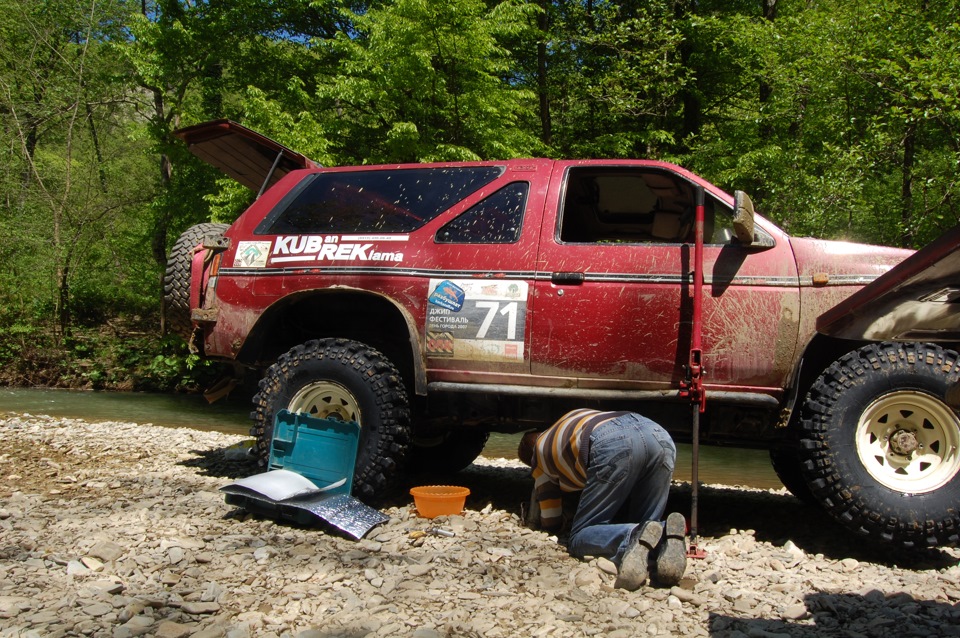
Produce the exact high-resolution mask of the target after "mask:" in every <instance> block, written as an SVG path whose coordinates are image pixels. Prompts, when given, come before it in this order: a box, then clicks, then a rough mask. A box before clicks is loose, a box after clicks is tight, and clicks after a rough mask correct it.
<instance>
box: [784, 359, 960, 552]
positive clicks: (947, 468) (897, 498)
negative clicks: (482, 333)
mask: <svg viewBox="0 0 960 638" xmlns="http://www.w3.org/2000/svg"><path fill="white" fill-rule="evenodd" d="M957 383H960V363H958V354H957V353H956V352H954V351H952V350H946V349H943V348H941V347H939V346H936V345H932V344H914V343H903V344H895V343H880V344H871V345H868V346H864V347H863V348H860V349H859V350H856V351H854V352H851V353H849V354H847V355H845V356H844V357H842V358H841V359H840V360H838V361H836V362H835V363H833V364H832V365H831V366H830V367H829V368H828V369H827V370H826V371H825V372H824V373H823V374H822V375H821V376H820V378H819V379H818V380H817V381H816V383H814V385H813V387H812V388H811V390H810V393H809V395H808V396H807V400H806V403H805V405H804V406H803V413H802V417H803V418H802V433H801V459H802V463H803V465H802V469H803V474H804V477H805V478H806V481H807V484H808V485H809V486H810V489H811V492H812V493H813V494H814V496H815V497H816V498H817V500H818V502H819V503H820V504H821V505H822V506H823V507H824V508H825V509H826V510H827V512H829V513H830V514H831V515H832V516H833V517H834V518H835V519H836V520H838V521H839V522H840V523H842V524H843V525H845V526H846V527H848V528H849V529H851V530H853V531H854V532H857V533H859V534H863V535H866V536H869V537H871V538H876V539H880V540H885V541H889V542H892V543H896V544H898V545H901V546H905V547H935V546H956V545H957V544H958V541H960V418H958V417H957V414H956V412H954V411H953V410H952V409H951V408H950V407H948V406H947V404H946V403H944V401H943V397H944V395H945V394H946V392H947V389H948V388H950V387H951V386H953V385H955V384H957Z"/></svg>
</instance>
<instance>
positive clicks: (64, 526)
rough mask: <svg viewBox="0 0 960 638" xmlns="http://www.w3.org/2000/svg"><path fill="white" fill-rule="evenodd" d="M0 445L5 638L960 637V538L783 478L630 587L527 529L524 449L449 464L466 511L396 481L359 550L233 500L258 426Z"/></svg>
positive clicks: (57, 430)
mask: <svg viewBox="0 0 960 638" xmlns="http://www.w3.org/2000/svg"><path fill="white" fill-rule="evenodd" d="M0 437H2V440H3V441H4V446H3V450H2V451H0V476H3V477H4V478H6V479H7V480H6V481H4V482H3V484H2V487H0V539H2V542H0V635H3V636H7V635H11V636H67V635H83V636H93V637H109V638H133V637H136V636H154V637H157V638H181V637H186V636H191V637H196V638H255V637H261V636H262V637H264V638H319V637H321V636H323V637H325V638H326V637H333V636H370V637H371V638H373V637H376V636H413V637H414V638H440V637H441V636H466V635H470V636H473V635H477V636H490V637H491V638H497V637H509V636H517V635H530V636H551V637H559V638H563V637H573V636H624V637H633V636H654V637H655V636H673V635H684V636H696V637H706V636H711V637H717V638H734V637H736V638H742V637H748V638H781V637H787V636H792V635H838V636H839V635H842V636H870V637H871V638H885V637H888V636H889V637H891V638H893V637H898V636H909V635H916V636H922V635H943V636H958V637H960V565H958V562H960V551H958V550H957V549H954V548H942V549H937V550H924V551H916V552H913V553H907V552H906V551H905V550H899V549H897V548H888V547H884V546H877V547H874V548H871V547H870V546H869V544H868V543H864V542H862V541H861V540H860V539H858V538H855V537H852V536H851V535H847V534H846V533H845V532H843V531H841V530H840V529H839V528H838V527H835V526H832V525H831V523H830V522H829V521H828V520H827V519H826V518H825V517H823V515H822V513H819V510H815V509H812V508H810V507H809V506H806V505H804V504H802V503H801V502H800V501H798V500H796V499H794V498H793V497H791V496H789V495H788V494H786V493H785V492H784V491H782V490H771V491H764V490H749V489H746V488H733V487H725V486H704V490H703V492H702V493H701V496H700V502H701V528H700V532H701V535H700V536H699V537H698V538H697V549H699V550H702V551H703V555H702V557H701V558H697V559H690V560H689V561H688V566H687V572H686V574H685V575H684V579H683V580H682V581H681V582H680V583H679V584H678V585H677V586H674V587H671V588H661V587H658V586H656V583H649V584H647V585H645V586H643V587H641V588H640V589H639V590H637V591H636V592H627V591H624V590H619V589H616V588H615V587H614V581H615V579H616V567H615V566H614V565H613V563H611V562H610V561H609V560H608V559H605V558H597V559H588V560H583V561H581V560H577V559H574V558H572V557H570V556H569V555H568V554H567V553H566V551H565V548H564V546H563V544H562V541H563V539H562V538H561V539H560V540H559V541H558V539H557V537H556V536H552V535H548V534H545V533H543V532H540V531H536V530H531V529H528V528H526V527H524V526H523V525H522V524H521V522H520V518H519V514H520V503H521V502H522V501H524V500H525V499H526V498H527V496H528V495H529V491H530V482H529V481H530V479H529V473H528V471H527V470H526V469H525V468H523V467H522V466H520V465H519V464H518V463H517V462H515V461H513V460H507V459H487V458H481V459H478V461H477V462H476V463H474V465H473V466H471V467H470V468H468V469H467V470H465V471H464V472H461V473H460V474H458V475H456V476H455V477H442V478H443V480H445V481H456V482H457V484H462V485H467V486H468V487H470V488H471V497H470V498H469V499H468V502H467V507H466V509H465V510H464V512H463V513H462V514H461V515H458V516H447V517H440V518H438V519H434V520H432V521H430V520H426V519H422V518H418V517H417V515H416V511H415V509H414V508H413V506H412V503H411V502H410V499H409V497H408V496H407V495H406V494H405V493H404V490H401V495H400V496H398V497H396V498H395V499H393V500H390V501H387V502H386V503H384V504H382V505H381V507H380V509H381V511H382V512H383V513H384V514H386V515H387V516H389V517H390V520H389V521H388V522H387V523H385V524H384V525H381V526H379V527H377V528H375V529H374V530H372V531H371V533H370V534H368V536H367V537H366V538H364V539H362V540H360V541H354V540H352V539H350V538H348V537H346V536H343V535H338V534H335V533H333V532H331V530H330V529H329V528H324V527H319V526H317V527H304V526H295V525H290V524H286V523H284V522H282V521H275V520H271V519H268V518H263V517H259V516H255V515H252V514H249V513H247V512H244V511H242V510H237V509H236V508H235V507H233V506H230V505H227V504H226V503H225V502H224V500H223V497H222V493H220V492H219V488H220V487H223V486H224V485H226V484H228V483H230V482H232V481H234V480H236V479H237V478H239V477H241V476H245V475H248V474H252V473H256V472H258V471H259V469H257V468H256V467H255V465H254V464H253V463H252V462H251V461H250V459H249V457H248V456H247V455H245V454H243V455H239V454H236V453H230V454H229V457H230V458H228V450H230V449H231V446H235V445H237V444H241V443H242V442H243V441H245V440H247V439H245V437H241V436H238V435H230V434H223V433H218V432H202V431H198V430H189V429H177V428H161V427H154V426H151V425H143V424H134V423H126V422H119V421H110V422H87V421H84V420H78V419H64V418H53V417H48V416H42V415H28V414H17V415H10V414H7V415H4V416H2V417H0ZM233 449H234V450H236V449H238V448H233ZM430 478H433V477H430ZM438 480H439V479H438ZM420 484H422V483H420ZM689 491H690V490H689V485H684V484H681V483H677V484H675V486H674V489H673V490H672V491H671V506H672V505H673V504H675V503H681V504H683V503H684V502H685V501H684V499H688V498H689ZM711 503H716V505H714V506H713V507H714V509H713V510H712V511H711V510H710V504H711ZM712 519H716V520H717V521H718V522H717V523H715V524H713V525H712V526H709V525H707V526H705V525H704V524H703V522H705V521H706V522H709V521H710V520H712ZM434 527H437V528H441V529H445V530H449V531H451V532H453V534H454V536H443V535H435V534H423V532H425V531H426V530H428V529H431V528H434Z"/></svg>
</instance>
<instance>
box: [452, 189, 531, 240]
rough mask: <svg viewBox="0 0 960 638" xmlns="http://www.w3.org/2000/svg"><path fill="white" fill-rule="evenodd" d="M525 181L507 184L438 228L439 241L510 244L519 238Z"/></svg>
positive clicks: (523, 207)
mask: <svg viewBox="0 0 960 638" xmlns="http://www.w3.org/2000/svg"><path fill="white" fill-rule="evenodd" d="M529 188H530V186H529V184H527V182H514V183H512V184H507V185H506V186H504V187H503V188H501V189H500V190H498V191H497V192H496V193H494V194H493V195H491V196H490V197H487V198H486V199H484V200H483V201H482V202H480V203H478V204H475V205H473V206H471V207H470V208H469V209H468V210H466V211H464V212H463V213H461V214H459V215H457V217H456V219H454V220H452V221H451V222H449V223H447V224H444V226H443V228H441V229H440V230H439V231H437V237H436V240H437V243H439V244H512V243H514V242H516V241H517V240H519V239H520V227H521V224H522V223H523V211H524V209H525V208H526V203H527V191H528V190H529Z"/></svg>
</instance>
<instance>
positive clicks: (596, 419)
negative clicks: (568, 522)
mask: <svg viewBox="0 0 960 638" xmlns="http://www.w3.org/2000/svg"><path fill="white" fill-rule="evenodd" d="M624 414H629V413H628V412H600V411H598V410H588V409H580V410H573V411H572V412H568V413H567V414H565V415H563V416H562V417H560V420H559V421H557V422H556V423H554V424H553V425H552V426H551V427H550V428H549V429H547V430H545V431H544V432H542V433H541V434H540V436H538V437H537V443H536V445H535V446H534V451H533V479H534V489H535V490H536V493H537V501H538V503H539V504H540V524H541V525H542V526H543V527H545V528H548V529H549V528H554V527H558V526H559V524H560V523H561V522H562V515H563V492H579V491H580V490H582V489H583V487H584V485H586V482H587V458H588V456H589V454H590V435H591V434H592V433H593V431H594V430H595V429H597V427H599V426H601V425H603V424H604V423H606V422H608V421H610V420H612V419H615V418H617V417H619V416H623V415H624Z"/></svg>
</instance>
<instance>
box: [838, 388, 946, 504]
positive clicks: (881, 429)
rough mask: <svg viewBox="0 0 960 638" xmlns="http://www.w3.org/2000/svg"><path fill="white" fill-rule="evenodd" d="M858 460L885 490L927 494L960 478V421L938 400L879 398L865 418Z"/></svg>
mask: <svg viewBox="0 0 960 638" xmlns="http://www.w3.org/2000/svg"><path fill="white" fill-rule="evenodd" d="M856 444H857V445H856V447H857V455H858V456H859V458H860V462H861V463H862V464H863V467H864V469H865V470H866V471H867V472H868V473H869V474H870V476H871V477H872V478H873V479H875V480H876V481H877V482H878V483H880V484H881V485H883V486H885V487H887V488H889V489H891V490H895V491H897V492H901V493H903V494H924V493H927V492H932V491H934V490H937V489H939V488H940V487H942V486H944V485H946V484H947V483H949V482H950V481H951V480H953V478H954V477H955V476H956V475H957V473H958V472H960V419H958V418H957V414H956V413H955V412H954V411H953V410H951V409H950V408H949V407H948V406H947V405H946V404H944V403H943V401H941V400H940V399H938V398H937V397H935V396H933V395H930V394H927V393H925V392H918V391H914V390H897V391H894V392H890V393H888V394H885V395H883V396H881V397H879V398H877V399H876V400H875V401H873V403H871V404H870V405H868V406H867V408H866V409H865V410H864V411H863V413H862V414H861V415H860V419H859V422H858V424H857V433H856Z"/></svg>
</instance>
